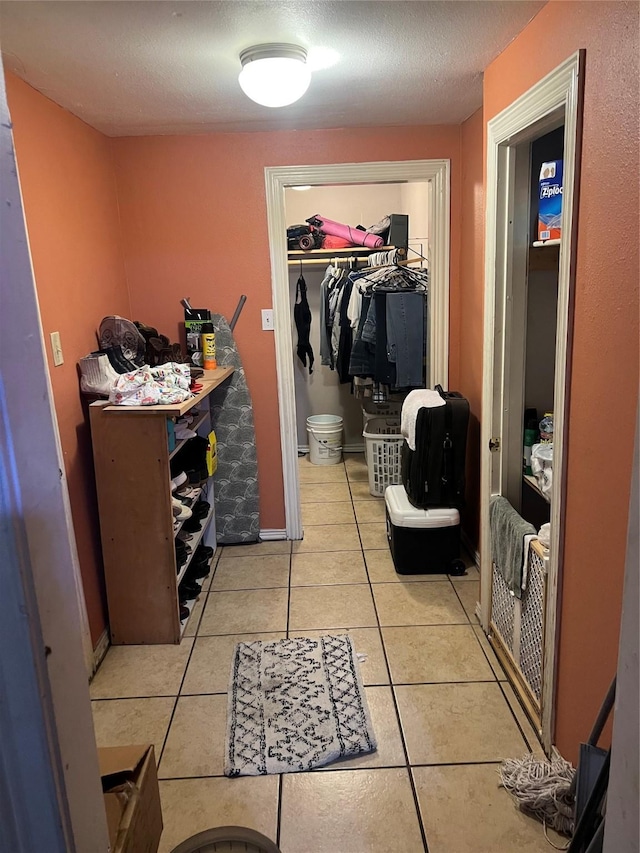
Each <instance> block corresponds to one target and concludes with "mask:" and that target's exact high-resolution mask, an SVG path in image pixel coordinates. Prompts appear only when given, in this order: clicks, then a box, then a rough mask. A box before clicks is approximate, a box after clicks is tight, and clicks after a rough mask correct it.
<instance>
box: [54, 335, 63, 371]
mask: <svg viewBox="0 0 640 853" xmlns="http://www.w3.org/2000/svg"><path fill="white" fill-rule="evenodd" d="M51 351H52V353H53V364H54V366H55V367H60V365H61V364H64V356H63V355H62V344H61V342H60V332H51Z"/></svg>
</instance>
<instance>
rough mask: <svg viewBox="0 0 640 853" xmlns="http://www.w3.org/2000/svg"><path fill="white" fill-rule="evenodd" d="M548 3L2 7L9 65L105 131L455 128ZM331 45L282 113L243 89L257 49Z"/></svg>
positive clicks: (113, 1)
mask: <svg viewBox="0 0 640 853" xmlns="http://www.w3.org/2000/svg"><path fill="white" fill-rule="evenodd" d="M543 5H544V0H521V2H513V0H506V1H505V2H502V0H491V1H490V2H484V0H471V2H465V1H464V0H454V2H447V0H439V1H438V2H427V0H424V2H423V1H422V0H414V2H403V0H391V2H384V0H376V2H367V1H366V0H358V1H357V2H350V0H342V1H341V2H333V0H297V2H295V3H292V2H277V0H274V2H269V0H266V1H265V0H254V2H243V0H229V2H227V1H226V0H212V2H204V1H201V2H192V0H179V2H175V1H174V0H164V1H163V2H156V0H136V2H130V0H109V2H101V0H97V1H96V2H57V0H46V2H24V1H22V2H14V0H3V2H0V43H1V45H2V52H3V57H4V62H5V67H6V68H8V69H9V70H10V71H13V72H14V73H15V74H17V75H18V76H19V77H21V78H22V79H23V80H26V81H27V82H28V83H29V84H31V85H32V86H33V87H34V88H36V89H38V90H39V91H40V92H42V93H43V94H45V95H47V96H48V97H49V98H51V99H52V100H54V101H56V102H57V103H59V104H61V105H62V106H63V107H66V108H67V109H68V110H69V111H70V112H72V113H74V114H75V115H77V116H79V117H80V118H82V119H83V120H84V121H86V122H87V123H88V124H90V125H92V126H93V127H95V128H97V129H98V130H100V131H102V132H103V133H106V134H108V135H110V136H131V135H144V134H170V133H206V132H211V131H257V130H280V129H307V128H321V127H367V126H380V125H410V124H411V125H413V124H449V123H458V122H461V121H463V120H464V119H465V118H467V117H468V116H469V115H470V114H471V113H472V112H473V111H474V110H475V109H477V108H478V107H479V106H480V104H481V102H482V71H483V69H484V68H486V66H487V65H488V64H489V62H491V60H492V59H493V58H494V57H495V56H497V55H498V54H499V53H500V52H501V50H502V49H503V48H504V47H505V46H506V45H507V44H508V43H509V42H510V41H511V40H512V39H513V38H514V37H515V36H516V35H517V33H519V32H520V30H522V28H523V27H524V26H525V25H526V23H527V22H528V21H529V20H530V19H531V18H532V17H533V16H534V15H535V14H536V13H537V12H538V10H539V9H540V8H542V6H543ZM270 41H278V42H293V43H296V44H300V45H302V46H304V47H306V48H307V49H312V50H317V49H318V48H331V49H332V50H333V51H335V52H336V53H337V62H336V63H335V64H334V65H333V66H332V67H330V68H326V69H324V70H318V71H316V72H314V75H313V79H312V82H311V86H310V88H309V91H308V92H307V94H306V95H305V96H304V98H303V99H302V100H301V101H299V102H298V103H296V104H292V105H291V106H289V107H284V108H282V109H279V110H271V109H269V108H267V107H260V106H258V105H257V104H254V103H252V102H251V101H249V100H248V99H247V98H246V97H245V96H244V95H243V93H242V91H241V90H240V87H239V85H238V81H237V77H238V73H239V71H240V63H239V60H238V54H239V53H240V51H241V50H242V49H243V48H245V47H248V46H250V45H252V44H259V43H262V42H270Z"/></svg>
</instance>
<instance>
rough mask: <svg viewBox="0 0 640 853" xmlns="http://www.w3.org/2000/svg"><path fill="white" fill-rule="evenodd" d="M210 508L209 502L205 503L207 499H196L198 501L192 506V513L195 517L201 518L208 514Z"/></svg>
mask: <svg viewBox="0 0 640 853" xmlns="http://www.w3.org/2000/svg"><path fill="white" fill-rule="evenodd" d="M210 509H211V504H210V503H207V501H198V503H197V504H196V505H195V506H194V507H193V514H194V515H195V517H196V518H200V519H203V518H206V517H207V516H208V515H209V510H210Z"/></svg>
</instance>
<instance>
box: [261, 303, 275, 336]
mask: <svg viewBox="0 0 640 853" xmlns="http://www.w3.org/2000/svg"><path fill="white" fill-rule="evenodd" d="M262 331H263V332H273V308H263V309H262Z"/></svg>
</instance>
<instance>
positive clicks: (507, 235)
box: [480, 51, 584, 750]
mask: <svg viewBox="0 0 640 853" xmlns="http://www.w3.org/2000/svg"><path fill="white" fill-rule="evenodd" d="M583 61H584V52H583V51H578V52H576V53H575V54H573V56H571V57H569V59H567V60H566V61H565V62H563V63H562V65H560V66H558V68H556V69H555V70H554V71H552V72H551V73H550V74H548V75H547V76H546V77H545V78H544V79H542V80H541V81H540V82H539V83H537V84H536V85H535V86H533V87H532V88H531V89H529V90H528V91H527V92H525V93H524V94H523V95H522V96H521V97H520V98H518V99H517V100H516V101H514V102H513V103H512V104H511V105H510V106H509V107H507V108H506V109H505V110H503V111H502V112H501V113H500V114H499V115H497V116H495V117H494V118H493V119H491V121H489V122H488V124H487V185H486V188H487V192H486V217H485V221H486V232H485V304H484V353H483V359H484V361H483V363H484V368H483V395H482V411H483V418H482V428H481V514H480V534H481V535H480V539H481V548H480V556H481V567H482V579H481V586H482V589H481V622H482V627H483V628H484V630H485V631H488V630H489V622H490V619H491V576H492V570H491V540H490V531H489V496H490V494H491V493H492V491H493V493H496V483H501V482H502V469H503V465H502V461H501V455H502V454H501V452H499V453H491V452H490V451H489V441H490V439H491V438H492V437H502V434H501V429H502V423H501V422H499V423H497V424H496V423H495V422H494V404H495V399H494V381H495V380H497V377H496V376H495V374H494V370H496V371H497V370H501V365H500V364H499V363H498V362H499V360H500V358H501V359H502V363H503V364H504V361H505V359H507V358H508V352H507V351H506V345H507V342H506V341H505V335H504V331H505V325H506V324H505V320H506V319H507V312H508V310H509V306H507V299H506V298H505V295H506V294H507V293H508V291H509V288H510V277H511V265H510V258H511V256H512V253H513V234H512V231H511V229H510V227H509V217H508V216H507V215H505V212H506V210H507V207H508V205H507V204H506V203H505V199H506V192H507V187H505V184H504V182H502V183H499V181H503V179H504V176H505V168H508V165H509V160H510V158H512V157H514V155H515V148H516V146H517V145H518V144H520V143H521V142H523V141H525V140H526V139H527V138H530V136H531V132H532V128H534V127H535V128H536V129H537V132H538V133H540V132H542V133H543V132H545V125H547V129H550V127H551V126H552V125H554V123H555V124H556V125H557V115H558V113H559V112H562V113H563V115H564V128H565V134H564V165H563V182H564V191H563V204H562V233H563V235H565V236H564V238H563V240H562V244H561V246H560V264H559V274H558V314H557V333H556V371H555V382H554V445H553V457H554V464H553V469H554V477H553V491H552V498H551V555H550V560H549V576H548V586H547V602H546V618H545V638H544V661H543V688H542V690H543V693H542V695H543V707H542V738H543V743H544V745H545V747H546V749H547V750H549V749H550V747H551V744H552V743H553V738H554V725H555V698H556V666H557V642H558V631H557V627H558V624H557V623H558V614H559V607H560V594H559V590H560V575H561V570H562V560H563V548H564V514H565V493H566V445H567V429H568V403H569V394H568V391H569V389H568V386H567V381H566V380H567V375H568V372H569V368H570V354H571V333H572V322H571V317H572V303H573V285H572V282H573V273H574V270H573V265H574V254H575V242H576V228H577V191H578V185H577V181H576V171H577V163H578V157H577V156H576V155H577V154H579V148H580V135H581V106H582V92H581V88H580V79H581V77H582V67H583ZM499 167H500V168H499ZM496 341H497V342H498V346H497V347H495V342H496ZM494 348H497V349H498V356H499V357H498V359H496V358H495V351H494ZM495 391H496V392H497V393H503V389H495Z"/></svg>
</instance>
